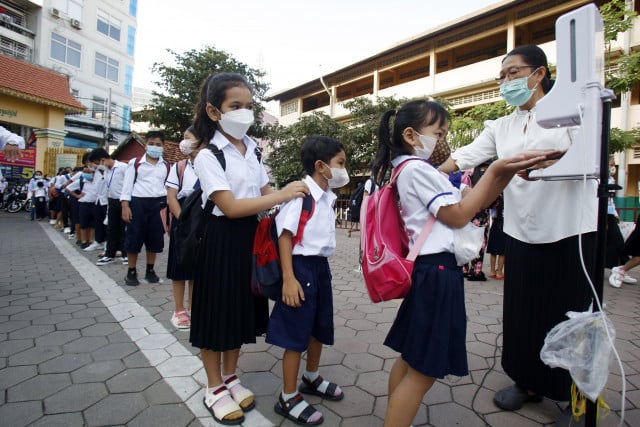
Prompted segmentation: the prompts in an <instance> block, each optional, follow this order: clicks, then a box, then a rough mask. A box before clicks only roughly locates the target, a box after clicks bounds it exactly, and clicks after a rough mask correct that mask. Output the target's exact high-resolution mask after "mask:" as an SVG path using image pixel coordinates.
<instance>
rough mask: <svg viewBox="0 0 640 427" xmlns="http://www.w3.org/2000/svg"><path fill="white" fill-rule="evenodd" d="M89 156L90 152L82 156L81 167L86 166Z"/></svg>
mask: <svg viewBox="0 0 640 427" xmlns="http://www.w3.org/2000/svg"><path fill="white" fill-rule="evenodd" d="M89 154H91V152H90V151H87V152H86V153H84V154H83V155H82V164H83V165H86V164H87V162H89Z"/></svg>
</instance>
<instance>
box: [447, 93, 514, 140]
mask: <svg viewBox="0 0 640 427" xmlns="http://www.w3.org/2000/svg"><path fill="white" fill-rule="evenodd" d="M512 111H513V107H511V106H509V105H507V103H506V102H504V101H498V102H494V103H491V104H480V105H476V106H475V107H473V108H471V109H469V110H467V111H466V112H464V113H456V112H454V111H451V110H450V111H449V113H450V114H451V124H450V125H449V136H448V139H447V141H448V142H449V145H450V146H451V149H452V150H455V149H456V148H459V147H462V146H464V145H467V144H470V143H471V142H472V141H473V140H474V139H476V138H477V137H478V135H480V132H482V130H483V129H484V122H485V121H487V120H495V119H498V118H500V117H502V116H505V115H507V114H509V113H511V112H512Z"/></svg>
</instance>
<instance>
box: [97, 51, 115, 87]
mask: <svg viewBox="0 0 640 427" xmlns="http://www.w3.org/2000/svg"><path fill="white" fill-rule="evenodd" d="M119 67H120V63H119V62H118V61H116V60H115V59H113V58H109V57H108V56H106V55H103V54H101V53H98V52H96V66H95V74H96V76H100V77H104V78H105V79H107V80H111V81H112V82H117V81H118V69H119Z"/></svg>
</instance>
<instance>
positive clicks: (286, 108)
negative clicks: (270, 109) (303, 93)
mask: <svg viewBox="0 0 640 427" xmlns="http://www.w3.org/2000/svg"><path fill="white" fill-rule="evenodd" d="M297 111H298V100H297V99H294V100H291V101H287V102H283V103H282V104H280V115H281V116H286V115H287V114H293V113H296V112H297Z"/></svg>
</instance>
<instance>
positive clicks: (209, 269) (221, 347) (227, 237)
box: [189, 215, 269, 351]
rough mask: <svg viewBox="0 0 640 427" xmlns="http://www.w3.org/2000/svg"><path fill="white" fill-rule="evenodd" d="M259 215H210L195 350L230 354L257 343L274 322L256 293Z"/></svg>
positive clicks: (196, 305)
mask: <svg viewBox="0 0 640 427" xmlns="http://www.w3.org/2000/svg"><path fill="white" fill-rule="evenodd" d="M257 224H258V221H257V219H256V217H255V216H252V217H246V218H239V219H229V218H226V217H216V216H213V215H211V216H210V217H209V218H208V219H207V222H206V225H205V233H204V239H203V243H202V246H201V247H202V249H201V250H202V254H201V256H200V257H199V258H200V260H201V261H200V262H198V267H197V268H196V271H195V275H194V286H193V302H192V308H191V330H190V335H189V341H190V342H191V344H193V345H194V346H195V347H198V348H203V349H208V350H213V351H226V350H233V349H237V348H240V347H241V345H242V344H245V343H255V342H256V336H260V335H262V334H264V333H265V332H266V330H267V322H268V320H269V308H268V302H267V299H265V298H256V297H254V296H253V295H252V294H251V289H250V285H251V249H252V247H253V237H254V234H255V230H256V226H257Z"/></svg>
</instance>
